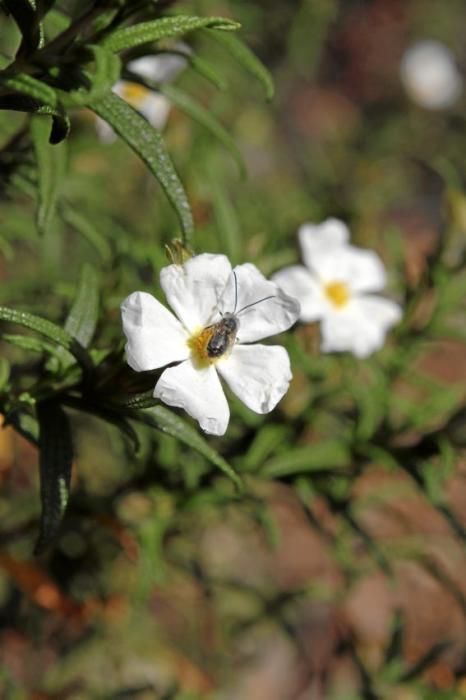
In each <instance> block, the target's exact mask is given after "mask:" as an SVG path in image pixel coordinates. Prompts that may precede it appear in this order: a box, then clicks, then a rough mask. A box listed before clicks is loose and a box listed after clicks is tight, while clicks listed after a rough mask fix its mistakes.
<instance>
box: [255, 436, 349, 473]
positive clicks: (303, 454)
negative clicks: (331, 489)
mask: <svg viewBox="0 0 466 700" xmlns="http://www.w3.org/2000/svg"><path fill="white" fill-rule="evenodd" d="M349 463H350V454H349V452H348V449H347V448H346V446H345V445H344V444H342V443H341V442H336V441H334V440H324V441H322V442H318V443H316V444H314V445H306V446H304V447H295V448H294V449H291V450H288V451H287V452H286V453H285V454H283V455H279V456H278V457H274V458H273V459H271V460H269V461H268V462H267V463H266V464H265V465H264V468H263V469H261V472H260V473H261V476H266V477H270V478H277V477H283V476H289V475H290V474H303V473H307V472H313V471H321V470H323V469H324V470H329V471H331V470H332V469H339V468H341V467H345V466H347V465H348V464H349Z"/></svg>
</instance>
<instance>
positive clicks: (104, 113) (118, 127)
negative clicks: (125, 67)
mask: <svg viewBox="0 0 466 700" xmlns="http://www.w3.org/2000/svg"><path fill="white" fill-rule="evenodd" d="M88 107H90V109H92V110H93V111H94V112H95V113H96V114H97V115H98V116H99V117H101V118H102V119H104V120H105V121H107V122H108V123H109V124H110V126H111V127H112V128H113V129H114V131H116V133H117V134H119V135H120V136H121V137H122V139H124V140H125V141H126V143H127V144H128V146H130V148H132V149H133V151H134V152H135V153H136V154H137V155H138V156H139V157H140V158H141V159H142V160H143V161H144V163H145V164H146V165H147V167H148V168H149V170H150V171H151V172H152V174H153V175H154V176H155V177H156V178H157V180H158V181H159V182H160V184H161V186H162V187H163V189H164V190H165V193H166V195H167V197H168V199H169V200H170V202H171V204H172V205H173V207H174V208H175V211H176V213H177V214H178V218H179V221H180V223H181V226H182V228H183V231H184V234H185V242H187V241H188V239H189V237H190V235H191V233H192V231H193V228H194V224H193V218H192V214H191V209H190V206H189V202H188V199H187V197H186V193H185V191H184V188H183V185H182V184H181V181H180V179H179V177H178V175H177V173H176V170H175V168H174V167H173V164H172V162H171V159H170V156H169V155H168V153H167V151H166V149H165V145H164V142H163V140H162V137H161V136H160V134H159V133H158V132H157V131H156V130H155V129H154V128H153V127H151V126H150V124H148V122H147V121H146V120H145V119H144V117H142V116H141V115H140V114H139V112H137V111H136V110H135V109H133V108H132V107H130V105H129V104H127V103H126V102H125V101H124V100H122V99H121V97H118V95H115V94H114V93H110V94H108V95H107V96H106V97H105V98H103V99H100V100H91V101H90V102H89V103H88Z"/></svg>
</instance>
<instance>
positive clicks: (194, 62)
mask: <svg viewBox="0 0 466 700" xmlns="http://www.w3.org/2000/svg"><path fill="white" fill-rule="evenodd" d="M184 55H185V56H186V58H187V60H188V62H189V65H190V66H191V68H192V69H193V70H194V71H196V73H198V74H199V75H202V77H203V78H205V79H206V80H208V81H209V82H210V83H212V85H215V87H216V88H217V89H218V90H226V89H227V83H226V82H225V79H224V78H223V77H222V76H220V75H218V73H217V71H216V70H215V68H213V67H212V66H211V65H210V63H209V62H208V61H206V60H205V59H204V58H201V56H198V55H197V54H194V53H191V54H184Z"/></svg>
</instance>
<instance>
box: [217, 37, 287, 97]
mask: <svg viewBox="0 0 466 700" xmlns="http://www.w3.org/2000/svg"><path fill="white" fill-rule="evenodd" d="M210 36H212V37H213V38H214V39H215V41H218V42H219V43H220V44H222V46H224V47H225V48H226V49H227V50H228V51H229V52H230V54H231V55H232V56H233V58H235V59H236V60H237V62H238V63H239V64H240V65H241V66H243V68H244V69H245V70H246V71H248V72H249V73H251V75H253V76H254V78H257V80H259V82H260V83H262V87H263V88H264V91H265V96H266V97H267V99H268V100H271V99H272V97H273V96H274V93H275V87H274V84H273V79H272V76H271V74H270V72H269V71H268V69H267V68H266V67H265V66H264V64H263V63H262V62H261V61H260V60H259V59H258V58H257V56H256V55H255V54H254V53H253V52H252V51H251V49H249V48H248V47H247V46H246V44H244V43H243V42H242V41H241V40H240V39H238V38H237V37H236V36H233V35H231V34H211V35H210Z"/></svg>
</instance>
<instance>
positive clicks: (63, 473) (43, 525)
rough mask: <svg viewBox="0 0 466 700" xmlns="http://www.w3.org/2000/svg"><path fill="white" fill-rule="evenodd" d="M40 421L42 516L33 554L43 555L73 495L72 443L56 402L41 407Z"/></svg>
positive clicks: (58, 528)
mask: <svg viewBox="0 0 466 700" xmlns="http://www.w3.org/2000/svg"><path fill="white" fill-rule="evenodd" d="M37 418H38V421H39V431H40V433H39V448H40V454H39V470H40V497H41V503H42V513H41V522H40V533H39V538H38V541H37V544H36V546H35V549H34V552H35V554H40V553H41V552H43V551H44V549H45V548H46V547H48V546H49V545H50V544H51V543H52V542H53V540H54V539H55V538H56V537H57V535H58V533H59V531H60V525H61V521H62V519H63V515H64V513H65V510H66V506H67V503H68V497H69V492H70V482H71V465H72V463H73V443H72V439H71V428H70V424H69V421H68V418H67V416H66V414H65V412H64V410H63V408H62V407H61V406H60V404H59V403H57V402H56V401H55V400H52V399H49V400H47V401H41V402H40V403H38V405H37Z"/></svg>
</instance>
